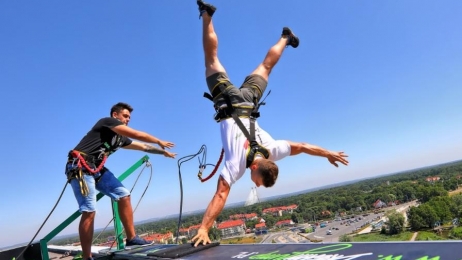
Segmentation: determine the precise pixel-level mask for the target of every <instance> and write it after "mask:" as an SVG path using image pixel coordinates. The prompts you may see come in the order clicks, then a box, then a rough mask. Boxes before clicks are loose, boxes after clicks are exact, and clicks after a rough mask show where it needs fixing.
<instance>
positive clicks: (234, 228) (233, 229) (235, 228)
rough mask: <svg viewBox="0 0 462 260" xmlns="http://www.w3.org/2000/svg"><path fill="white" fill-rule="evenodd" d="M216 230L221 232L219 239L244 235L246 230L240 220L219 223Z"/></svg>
mask: <svg viewBox="0 0 462 260" xmlns="http://www.w3.org/2000/svg"><path fill="white" fill-rule="evenodd" d="M217 228H218V229H219V230H220V231H221V237H232V236H238V235H244V234H245V230H246V227H245V222H244V221H243V220H242V219H238V220H228V221H225V222H221V223H220V224H218V227H217Z"/></svg>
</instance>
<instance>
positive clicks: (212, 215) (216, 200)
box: [192, 176, 231, 246]
mask: <svg viewBox="0 0 462 260" xmlns="http://www.w3.org/2000/svg"><path fill="white" fill-rule="evenodd" d="M230 190H231V188H230V187H229V185H228V183H227V182H226V181H225V179H223V177H221V176H220V177H219V178H218V184H217V191H216V192H215V196H213V199H212V201H211V202H210V204H209V206H208V207H207V210H206V211H205V214H204V218H203V219H202V225H201V227H200V228H199V230H198V231H197V235H196V236H194V237H193V238H192V241H193V242H194V241H196V240H197V241H196V242H195V244H194V246H197V245H199V244H200V243H201V242H202V244H204V245H205V244H207V243H210V238H209V234H208V233H209V229H210V228H211V227H212V225H213V222H214V221H215V219H217V217H218V215H219V214H220V212H221V211H222V210H223V207H224V206H225V203H226V199H227V198H228V195H229V191H230Z"/></svg>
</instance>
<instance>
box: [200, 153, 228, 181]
mask: <svg viewBox="0 0 462 260" xmlns="http://www.w3.org/2000/svg"><path fill="white" fill-rule="evenodd" d="M224 152H225V150H224V149H223V148H222V149H221V154H220V158H219V159H218V162H217V164H216V165H215V168H214V169H213V171H212V172H211V173H210V175H209V176H207V178H205V179H202V177H199V179H200V180H201V182H205V181H208V180H209V179H210V178H212V177H213V175H214V174H215V173H216V172H217V170H218V167H220V163H221V161H222V160H223V154H224Z"/></svg>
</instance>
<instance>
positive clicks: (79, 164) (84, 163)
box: [72, 151, 107, 174]
mask: <svg viewBox="0 0 462 260" xmlns="http://www.w3.org/2000/svg"><path fill="white" fill-rule="evenodd" d="M72 155H74V157H75V158H77V159H78V161H77V167H79V168H82V166H83V167H85V169H87V171H88V172H90V173H92V174H95V173H98V172H100V171H101V169H103V167H104V163H105V162H106V159H107V156H106V154H104V157H103V160H102V161H101V164H100V165H99V166H98V168H96V169H94V170H93V169H92V168H91V167H90V166H88V164H87V161H85V159H84V158H83V157H82V154H81V153H80V152H79V151H72Z"/></svg>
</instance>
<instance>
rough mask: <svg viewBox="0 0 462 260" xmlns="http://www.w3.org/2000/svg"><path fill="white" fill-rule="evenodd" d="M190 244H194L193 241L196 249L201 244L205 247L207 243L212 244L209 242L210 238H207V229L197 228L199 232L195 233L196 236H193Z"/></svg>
mask: <svg viewBox="0 0 462 260" xmlns="http://www.w3.org/2000/svg"><path fill="white" fill-rule="evenodd" d="M191 240H192V242H193V243H194V241H196V240H197V241H196V242H195V243H194V247H197V245H199V244H200V243H201V242H202V244H203V245H204V246H205V245H206V244H209V243H212V242H211V241H210V238H209V232H208V230H207V229H205V228H199V230H198V231H197V235H195V236H194V237H193V238H192V239H191Z"/></svg>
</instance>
